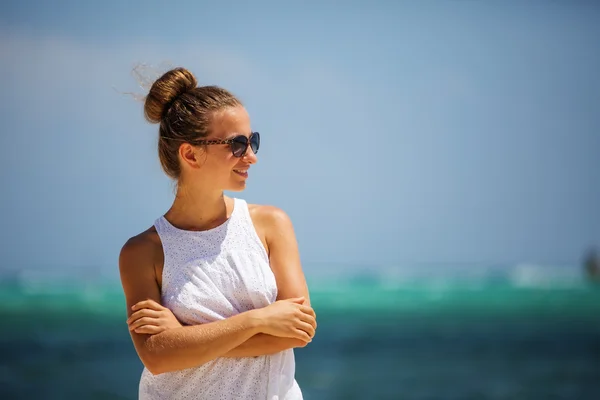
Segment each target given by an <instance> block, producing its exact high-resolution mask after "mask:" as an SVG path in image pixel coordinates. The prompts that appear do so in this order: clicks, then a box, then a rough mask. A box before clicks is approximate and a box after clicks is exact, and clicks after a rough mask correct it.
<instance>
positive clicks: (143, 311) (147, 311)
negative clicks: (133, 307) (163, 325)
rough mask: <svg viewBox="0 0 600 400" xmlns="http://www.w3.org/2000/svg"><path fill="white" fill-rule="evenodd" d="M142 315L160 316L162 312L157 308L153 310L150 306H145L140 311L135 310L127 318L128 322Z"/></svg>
mask: <svg viewBox="0 0 600 400" xmlns="http://www.w3.org/2000/svg"><path fill="white" fill-rule="evenodd" d="M142 317H150V318H159V317H160V312H159V311H156V310H151V309H149V308H143V309H141V310H139V311H136V312H134V313H133V314H131V315H130V316H129V318H127V324H130V323H132V322H133V321H135V320H137V319H140V318H142Z"/></svg>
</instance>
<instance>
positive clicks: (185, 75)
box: [144, 68, 198, 123]
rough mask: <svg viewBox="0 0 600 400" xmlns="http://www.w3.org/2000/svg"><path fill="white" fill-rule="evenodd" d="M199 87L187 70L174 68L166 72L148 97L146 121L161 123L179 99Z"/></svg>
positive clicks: (145, 107)
mask: <svg viewBox="0 0 600 400" xmlns="http://www.w3.org/2000/svg"><path fill="white" fill-rule="evenodd" d="M197 86H198V82H197V81H196V78H195V77H194V75H193V74H192V73H191V72H190V71H188V70H187V69H185V68H174V69H172V70H170V71H167V72H165V73H164V74H163V75H162V76H161V77H160V78H158V79H157V80H156V81H155V82H154V83H153V84H152V87H151V88H150V91H149V92H148V95H147V96H146V101H145V103H144V115H145V116H146V119H147V120H148V121H150V122H152V123H159V122H160V121H161V120H162V119H163V116H164V115H165V114H166V113H167V111H168V110H169V108H170V107H171V104H173V102H174V101H175V100H176V99H177V97H179V96H180V95H182V94H183V93H186V92H187V91H189V90H192V89H194V88H196V87H197Z"/></svg>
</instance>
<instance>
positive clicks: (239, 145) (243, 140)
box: [231, 136, 248, 157]
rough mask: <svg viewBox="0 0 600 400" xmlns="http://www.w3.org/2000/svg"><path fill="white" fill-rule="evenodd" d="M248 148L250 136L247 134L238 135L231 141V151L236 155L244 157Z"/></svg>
mask: <svg viewBox="0 0 600 400" xmlns="http://www.w3.org/2000/svg"><path fill="white" fill-rule="evenodd" d="M247 148H248V138H247V137H246V136H236V137H234V138H233V142H231V151H232V152H233V155H234V156H236V157H242V156H243V155H244V153H246V149H247Z"/></svg>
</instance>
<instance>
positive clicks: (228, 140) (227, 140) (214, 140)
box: [190, 132, 260, 158]
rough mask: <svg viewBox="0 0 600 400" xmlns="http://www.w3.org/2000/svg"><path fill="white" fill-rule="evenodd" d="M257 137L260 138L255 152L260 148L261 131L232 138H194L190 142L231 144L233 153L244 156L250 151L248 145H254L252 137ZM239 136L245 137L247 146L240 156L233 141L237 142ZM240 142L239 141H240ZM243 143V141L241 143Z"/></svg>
mask: <svg viewBox="0 0 600 400" xmlns="http://www.w3.org/2000/svg"><path fill="white" fill-rule="evenodd" d="M253 137H256V138H257V139H258V145H257V147H256V151H254V149H252V151H253V152H254V154H256V153H258V149H259V148H260V133H258V132H252V133H250V136H249V137H247V136H244V135H237V136H235V137H232V138H231V139H223V140H219V139H208V140H207V139H201V140H194V141H191V142H190V143H192V144H198V145H211V144H228V145H229V146H231V153H232V154H233V156H234V157H238V158H241V157H244V156H245V155H246V153H247V152H248V147H250V146H251V145H252V138H253ZM238 138H244V140H245V141H246V148H245V149H244V151H243V152H242V154H240V155H239V156H238V155H236V154H235V151H234V150H233V143H234V142H236V139H238ZM238 143H239V142H238ZM240 144H242V143H240Z"/></svg>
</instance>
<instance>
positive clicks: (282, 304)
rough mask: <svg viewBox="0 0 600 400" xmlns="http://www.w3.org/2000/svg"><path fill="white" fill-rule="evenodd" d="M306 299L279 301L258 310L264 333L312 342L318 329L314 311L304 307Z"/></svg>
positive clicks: (257, 313)
mask: <svg viewBox="0 0 600 400" xmlns="http://www.w3.org/2000/svg"><path fill="white" fill-rule="evenodd" d="M302 303H304V297H299V298H294V299H286V300H279V301H276V302H275V303H273V304H270V305H268V306H266V307H264V308H260V309H257V310H256V315H257V316H258V318H259V319H260V320H261V322H262V324H261V325H262V331H263V332H264V333H266V334H269V335H272V336H279V337H287V338H294V339H300V340H302V341H304V342H306V343H308V342H310V341H311V340H312V338H313V336H314V335H315V330H316V329H317V321H316V315H315V312H314V310H313V309H312V308H311V307H309V306H306V305H303V304H302Z"/></svg>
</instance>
